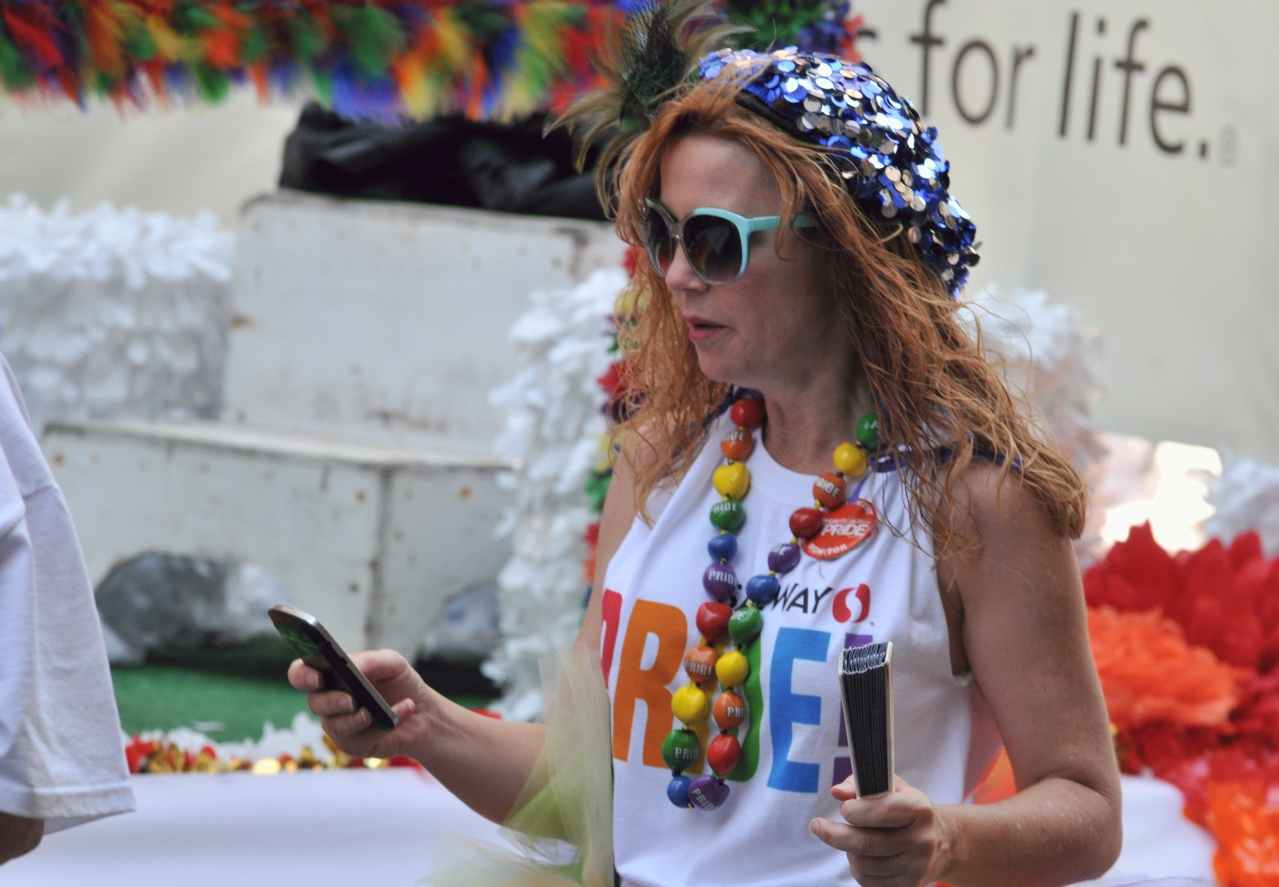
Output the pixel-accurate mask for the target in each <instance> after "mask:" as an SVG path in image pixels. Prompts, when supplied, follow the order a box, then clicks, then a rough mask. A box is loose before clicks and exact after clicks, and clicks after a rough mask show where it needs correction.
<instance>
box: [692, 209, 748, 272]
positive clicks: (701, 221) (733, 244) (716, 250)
mask: <svg viewBox="0 0 1279 887" xmlns="http://www.w3.org/2000/svg"><path fill="white" fill-rule="evenodd" d="M684 249H686V250H687V251H688V262H689V264H690V265H692V266H693V270H694V271H696V272H697V273H698V274H700V275H701V276H702V277H703V278H705V279H706V280H709V281H711V282H712V283H729V282H731V281H734V280H736V279H737V277H738V274H739V272H740V271H741V270H742V239H741V236H740V235H739V234H738V233H737V226H735V225H734V224H733V223H732V222H730V221H728V220H727V219H721V218H718V217H716V216H693V217H692V218H690V219H688V220H687V221H685V222H684Z"/></svg>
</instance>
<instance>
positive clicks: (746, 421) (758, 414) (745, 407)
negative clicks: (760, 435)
mask: <svg viewBox="0 0 1279 887" xmlns="http://www.w3.org/2000/svg"><path fill="white" fill-rule="evenodd" d="M728 418H730V419H732V420H733V424H734V425H740V426H742V427H743V428H758V427H759V426H761V425H763V424H764V402H763V401H762V400H757V399H756V398H753V397H743V398H742V399H741V400H739V401H738V402H737V403H735V404H733V408H732V409H731V410H729V411H728Z"/></svg>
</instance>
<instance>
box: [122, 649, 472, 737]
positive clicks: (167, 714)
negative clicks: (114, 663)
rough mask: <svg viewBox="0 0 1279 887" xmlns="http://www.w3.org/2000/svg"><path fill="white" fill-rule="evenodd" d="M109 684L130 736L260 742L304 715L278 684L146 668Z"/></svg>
mask: <svg viewBox="0 0 1279 887" xmlns="http://www.w3.org/2000/svg"><path fill="white" fill-rule="evenodd" d="M432 677H436V680H434V681H432V683H433V684H434V685H435V686H436V687H437V688H438V689H440V690H441V692H443V693H445V695H447V696H449V697H450V698H451V699H453V701H455V702H457V703H459V704H461V705H465V706H466V707H468V708H477V707H480V706H484V705H487V704H488V703H490V702H492V701H493V697H492V696H491V695H482V694H477V693H475V692H474V690H475V689H480V688H478V687H475V686H472V685H473V684H475V681H473V680H472V681H470V682H469V683H468V682H466V681H460V680H455V681H453V682H452V685H451V686H448V685H446V684H448V682H446V681H444V680H442V679H440V677H439V676H435V675H432ZM428 679H429V678H428ZM111 680H112V683H113V684H114V685H115V698H116V704H117V705H118V706H119V708H120V725H121V726H122V727H123V728H124V731H125V732H126V733H128V734H129V735H131V736H132V735H133V734H134V733H140V732H142V731H143V730H172V729H173V728H175V727H191V728H193V729H196V730H199V731H200V732H201V733H204V734H206V735H207V736H208V737H209V738H210V739H214V740H217V741H218V742H240V741H242V740H245V739H260V738H261V737H262V725H263V724H264V723H265V722H267V721H270V722H271V723H272V724H274V725H275V726H276V727H277V728H279V729H287V728H288V727H289V726H290V725H291V724H292V723H293V717H294V715H296V714H297V713H298V712H305V711H307V710H308V709H307V707H306V694H305V693H303V692H301V691H300V690H294V689H293V688H292V687H290V686H289V685H288V684H286V683H284V682H283V681H282V680H279V679H276V680H271V679H268V678H264V677H257V676H253V675H237V674H228V673H220V672H214V671H206V670H200V669H193V668H183V667H178V666H173V665H158V664H148V665H143V666H139V667H136V668H115V669H112V671H111ZM468 690H469V691H472V692H466V691H468ZM450 691H453V692H450ZM457 691H461V692H457Z"/></svg>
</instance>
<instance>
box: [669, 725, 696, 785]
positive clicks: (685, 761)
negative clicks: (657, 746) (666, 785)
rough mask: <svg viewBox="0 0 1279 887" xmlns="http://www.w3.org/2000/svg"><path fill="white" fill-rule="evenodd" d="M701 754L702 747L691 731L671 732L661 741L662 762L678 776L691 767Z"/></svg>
mask: <svg viewBox="0 0 1279 887" xmlns="http://www.w3.org/2000/svg"><path fill="white" fill-rule="evenodd" d="M701 754H702V745H701V743H700V742H698V741H697V734H696V733H694V732H693V731H692V730H672V731H671V732H670V733H668V734H666V738H665V739H663V740H662V760H663V761H665V762H666V766H667V767H670V768H671V772H672V773H674V774H676V775H679V774H680V773H683V772H684V770H685V769H687V768H688V767H691V766H693V764H694V763H695V762H696V761H697V759H698V757H700V756H701Z"/></svg>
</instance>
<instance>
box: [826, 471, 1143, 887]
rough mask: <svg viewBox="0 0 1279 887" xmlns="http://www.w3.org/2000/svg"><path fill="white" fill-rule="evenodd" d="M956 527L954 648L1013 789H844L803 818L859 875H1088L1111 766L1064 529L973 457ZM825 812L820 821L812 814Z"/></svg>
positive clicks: (1099, 842)
mask: <svg viewBox="0 0 1279 887" xmlns="http://www.w3.org/2000/svg"><path fill="white" fill-rule="evenodd" d="M956 493H957V498H958V503H957V504H958V506H959V508H958V509H957V510H956V513H957V514H960V515H963V516H964V517H963V518H962V523H961V524H960V526H958V527H957V529H958V530H959V531H960V533H961V536H960V538H961V539H963V538H964V536H963V534H967V538H968V539H969V540H970V541H971V542H972V543H975V547H974V548H973V549H972V550H970V551H967V552H959V553H955V554H950V555H948V556H946V557H944V558H942V559H939V561H938V580H939V584H940V585H941V586H942V591H943V594H944V595H949V596H951V599H952V602H956V599H957V603H958V605H959V609H960V620H961V621H960V626H961V632H962V638H963V652H964V654H965V655H966V658H967V660H968V662H969V664H970V665H971V667H972V670H973V674H974V677H975V679H976V680H977V682H978V684H979V685H980V687H981V689H982V692H983V693H984V694H985V696H986V698H987V700H988V701H989V702H990V705H991V708H992V709H993V711H994V713H995V718H996V720H997V722H998V724H999V729H1000V733H1001V734H1002V736H1003V739H1004V745H1005V748H1006V749H1007V750H1008V757H1009V760H1010V761H1011V763H1012V767H1013V774H1014V776H1015V777H1016V781H1017V786H1018V789H1019V791H1018V794H1016V795H1015V796H1013V797H1011V798H1008V799H1006V800H1003V801H1000V802H998V803H995V804H988V805H951V806H933V805H932V803H931V802H930V801H929V800H928V799H927V798H926V797H924V795H923V794H922V793H920V792H918V791H915V790H914V789H910V788H909V787H908V786H904V785H902V786H900V787H899V790H898V791H897V792H895V793H894V794H892V795H889V796H887V797H885V798H880V799H876V800H872V801H861V800H853V799H852V798H853V797H854V795H853V793H852V791H851V786H837V787H836V789H835V791H834V793H835V795H836V797H837V798H839V799H840V800H842V801H844V803H843V806H842V808H841V812H842V813H843V814H844V816H845V818H846V819H847V820H848V822H849V823H850V824H849V825H847V826H844V825H840V824H837V823H828V822H825V821H824V820H819V821H817V822H815V823H814V831H815V832H816V833H817V834H818V836H819V837H821V838H822V839H823V840H826V841H827V843H830V844H832V846H837V847H839V848H840V849H842V850H845V851H846V852H848V853H849V861H850V864H851V866H852V868H853V871H854V875H858V873H859V870H860V872H861V876H860V878H861V879H862V880H863V883H875V884H877V885H879V884H885V885H887V884H893V885H909V887H915V885H918V884H924V883H928V882H930V881H934V880H941V881H945V882H947V883H949V884H953V885H956V887H966V885H982V887H999V885H1019V887H1034V885H1045V887H1049V885H1061V884H1070V883H1074V882H1076V881H1081V880H1086V879H1089V878H1095V877H1097V876H1099V875H1101V874H1102V873H1103V872H1105V871H1106V870H1107V869H1108V868H1109V867H1110V866H1111V865H1112V864H1113V863H1114V861H1115V859H1116V858H1117V857H1118V855H1119V847H1120V840H1121V830H1120V794H1119V772H1118V768H1117V765H1116V762H1115V753H1114V749H1113V747H1112V746H1111V740H1110V730H1109V721H1108V719H1107V716H1106V706H1105V700H1104V698H1103V697H1102V693H1101V687H1100V684H1099V683H1098V680H1097V673H1096V670H1095V668H1094V667H1093V662H1092V654H1091V650H1090V648H1089V644H1088V631H1087V620H1086V614H1085V608H1084V597H1083V592H1082V589H1081V587H1080V581H1079V573H1078V567H1077V565H1076V562H1075V557H1074V553H1073V551H1072V550H1071V545H1070V541H1069V540H1068V539H1065V538H1063V537H1061V536H1060V535H1059V534H1058V533H1057V532H1056V531H1055V530H1054V528H1053V527H1052V526H1051V524H1050V523H1049V520H1048V516H1047V514H1046V513H1045V511H1044V508H1043V506H1042V505H1041V504H1040V503H1039V502H1037V501H1036V500H1035V499H1034V498H1033V497H1032V496H1031V495H1030V494H1029V493H1027V492H1026V491H1024V490H1022V489H1021V487H1020V484H1019V483H1018V481H1017V478H1016V475H1015V474H1010V475H1009V476H1008V478H1007V480H1006V481H1005V483H1004V484H1003V486H1002V488H1001V487H1000V485H999V482H998V472H997V470H996V469H993V468H988V467H980V468H974V469H972V470H970V471H969V472H967V473H966V474H965V476H964V478H963V479H962V480H961V482H960V483H959V484H958V485H957V490H956ZM823 823H825V824H823Z"/></svg>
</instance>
